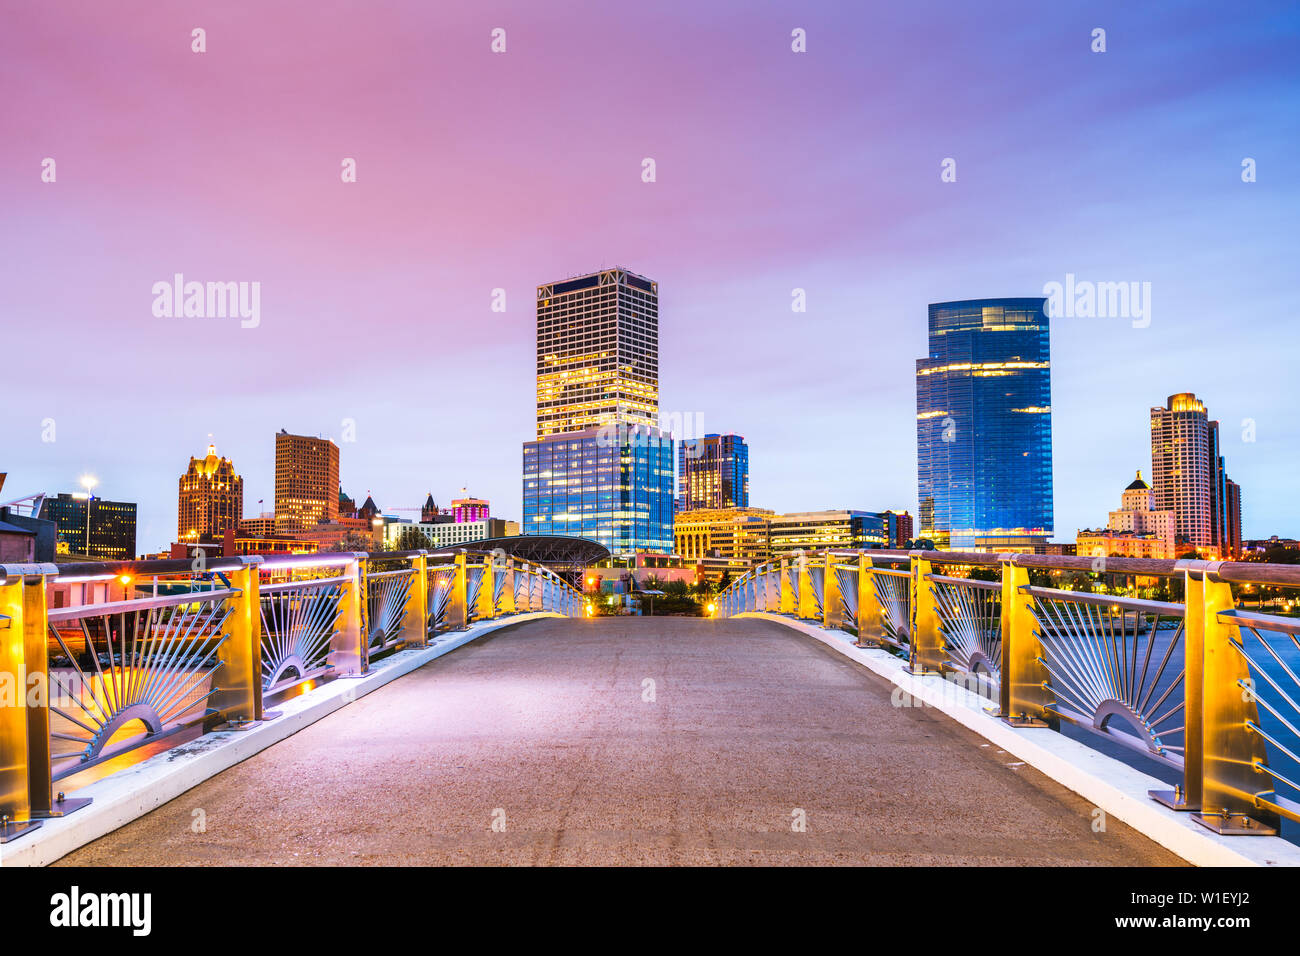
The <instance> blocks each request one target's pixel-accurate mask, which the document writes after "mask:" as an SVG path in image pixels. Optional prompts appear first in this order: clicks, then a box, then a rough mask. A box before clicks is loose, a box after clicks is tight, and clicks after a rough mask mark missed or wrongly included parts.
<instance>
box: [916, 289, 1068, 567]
mask: <svg viewBox="0 0 1300 956" xmlns="http://www.w3.org/2000/svg"><path fill="white" fill-rule="evenodd" d="M1045 305H1046V300H1045V299H1043V298H1027V299H969V300H966V301H963V302H939V303H936V304H933V305H931V306H930V325H929V345H930V354H929V356H927V357H926V358H923V359H917V362H916V451H917V486H918V492H919V497H920V506H921V508H920V525H921V529H920V536H921V537H923V538H930V539H932V540H933V541H934V542H935V544H936V545H938V546H939V547H940V548H951V549H953V550H962V549H967V550H972V549H987V550H999V549H1003V548H1006V549H1017V550H1024V549H1030V548H1037V547H1040V546H1041V545H1042V544H1044V543H1045V542H1046V540H1047V539H1048V538H1049V537H1050V536H1051V534H1052V380H1051V362H1050V345H1049V336H1048V321H1047V313H1046V311H1045Z"/></svg>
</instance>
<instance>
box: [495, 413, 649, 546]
mask: <svg viewBox="0 0 1300 956" xmlns="http://www.w3.org/2000/svg"><path fill="white" fill-rule="evenodd" d="M520 530H521V532H522V533H523V534H562V535H572V536H574V537H579V538H590V539H591V540H593V541H598V542H600V543H601V544H603V545H604V546H605V547H607V548H608V549H609V550H610V552H611V553H612V554H614V555H622V556H626V555H631V554H635V553H636V552H647V551H648V552H660V553H665V554H667V553H671V552H672V550H673V439H672V438H671V437H669V436H667V435H664V434H663V433H661V432H660V431H659V430H658V429H657V428H650V427H647V426H625V427H621V428H620V427H608V426H607V427H602V428H588V429H584V430H583V431H576V432H568V433H566V434H563V435H553V436H550V437H547V438H543V439H539V440H537V441H530V442H525V443H524V521H523V526H522V528H521V529H520Z"/></svg>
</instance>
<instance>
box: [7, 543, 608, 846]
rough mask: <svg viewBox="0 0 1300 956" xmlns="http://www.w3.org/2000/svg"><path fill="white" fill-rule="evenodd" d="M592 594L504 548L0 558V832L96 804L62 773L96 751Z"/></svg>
mask: <svg viewBox="0 0 1300 956" xmlns="http://www.w3.org/2000/svg"><path fill="white" fill-rule="evenodd" d="M584 606H585V602H584V600H583V598H582V595H581V593H580V592H578V591H577V590H575V589H574V588H573V587H572V586H571V585H570V584H569V583H568V582H567V581H566V580H564V579H563V578H561V577H560V576H559V575H557V574H556V573H555V572H554V571H552V570H550V569H549V568H546V567H544V566H541V565H535V564H531V563H529V562H527V561H523V560H519V559H516V558H512V557H509V556H507V555H505V554H504V553H503V552H500V551H496V552H475V551H469V550H466V549H459V550H456V551H439V552H426V551H405V552H373V553H364V552H340V553H325V552H321V553H316V554H310V555H293V556H275V557H271V556H268V557H266V558H263V557H256V556H254V557H240V558H217V559H212V560H211V561H208V560H207V559H206V558H204V557H202V556H199V557H196V558H195V559H194V560H193V561H189V560H167V561H123V562H104V563H84V564H70V565H69V564H65V565H54V564H29V565H13V564H9V565H0V842H4V841H5V840H7V839H11V838H13V837H15V836H18V835H20V834H21V833H23V832H26V830H28V829H31V828H32V827H34V826H39V822H38V821H39V820H40V819H41V818H44V817H50V816H61V815H63V814H65V813H69V812H71V811H73V810H75V809H77V808H78V807H80V806H84V805H85V803H86V802H88V801H85V800H70V799H68V798H66V797H65V796H64V795H63V793H61V792H57V791H56V788H55V784H57V783H59V782H62V781H64V780H67V779H68V778H70V777H72V776H74V775H75V774H78V773H81V772H82V771H84V770H87V769H89V768H91V767H94V766H97V765H99V764H103V763H107V762H109V761H111V760H114V759H116V758H120V757H124V756H125V755H127V754H129V753H130V752H131V751H134V750H138V749H140V748H145V747H154V746H155V745H158V744H159V743H160V742H161V741H163V740H165V739H166V738H167V737H169V736H172V735H174V734H178V733H181V732H185V731H189V732H190V733H191V734H193V733H195V732H198V733H206V732H208V731H211V730H213V729H215V728H219V727H240V726H245V725H248V724H251V723H254V722H257V721H260V720H264V719H268V718H269V717H274V716H275V714H274V712H271V711H268V706H269V705H273V704H275V703H277V702H280V701H284V700H287V699H289V698H291V697H294V696H297V695H299V694H303V693H308V692H310V691H311V690H312V689H314V688H315V687H317V686H318V685H320V684H321V683H324V682H327V681H330V680H333V679H335V678H341V677H356V676H361V675H364V674H365V673H367V671H369V669H370V667H371V664H372V662H374V661H376V660H377V659H379V658H380V657H382V656H384V655H387V654H392V653H394V652H395V651H397V650H400V649H402V648H413V647H422V646H425V645H426V644H428V643H429V642H430V641H431V640H438V639H440V637H441V636H443V635H445V634H447V633H448V632H451V631H455V630H463V629H465V628H466V627H467V626H469V625H470V624H472V623H474V622H477V621H486V620H493V619H499V618H505V617H508V616H510V615H514V614H519V613H528V612H546V613H551V614H558V615H564V616H570V617H580V616H582V614H583V609H584ZM124 762H129V761H124Z"/></svg>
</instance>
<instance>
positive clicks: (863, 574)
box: [857, 554, 885, 647]
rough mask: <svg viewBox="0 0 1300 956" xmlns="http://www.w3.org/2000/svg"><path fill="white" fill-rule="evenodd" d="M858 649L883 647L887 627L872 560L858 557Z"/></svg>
mask: <svg viewBox="0 0 1300 956" xmlns="http://www.w3.org/2000/svg"><path fill="white" fill-rule="evenodd" d="M857 626H858V641H857V645H858V647H882V646H883V645H884V642H885V625H884V622H883V621H882V620H881V615H880V601H879V599H878V598H877V597H876V572H875V569H874V566H873V565H872V563H871V558H869V557H867V556H866V555H865V554H860V555H858V620H857Z"/></svg>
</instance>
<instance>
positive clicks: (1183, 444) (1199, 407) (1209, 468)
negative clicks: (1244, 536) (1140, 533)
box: [1151, 392, 1241, 558]
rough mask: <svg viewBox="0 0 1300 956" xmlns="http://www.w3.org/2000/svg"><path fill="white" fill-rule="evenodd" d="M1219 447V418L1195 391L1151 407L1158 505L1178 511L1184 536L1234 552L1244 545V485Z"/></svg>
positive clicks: (1153, 476) (1177, 524) (1222, 551)
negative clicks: (1232, 474)
mask: <svg viewBox="0 0 1300 956" xmlns="http://www.w3.org/2000/svg"><path fill="white" fill-rule="evenodd" d="M1219 452H1220V449H1219V423H1218V422H1217V421H1211V420H1210V416H1209V412H1208V411H1207V410H1206V408H1205V405H1204V404H1203V403H1202V402H1201V401H1199V400H1198V399H1197V397H1196V396H1195V395H1194V394H1192V393H1191V392H1180V393H1179V394H1177V395H1170V396H1169V398H1168V400H1167V402H1166V404H1165V405H1164V406H1157V407H1155V408H1152V409H1151V479H1152V482H1153V484H1152V489H1153V496H1154V499H1155V506H1156V507H1157V508H1159V509H1162V510H1169V511H1172V512H1173V513H1174V523H1175V530H1176V531H1177V534H1178V537H1179V538H1185V539H1186V540H1187V542H1188V544H1190V545H1194V546H1197V547H1213V548H1216V549H1218V553H1219V555H1220V556H1221V557H1224V558H1228V557H1231V556H1233V555H1236V554H1238V553H1240V551H1241V488H1240V487H1239V486H1238V485H1237V484H1236V482H1233V481H1232V480H1231V479H1229V478H1228V475H1227V469H1226V466H1225V465H1224V460H1223V456H1222V455H1221V454H1220V453H1219Z"/></svg>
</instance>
